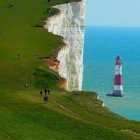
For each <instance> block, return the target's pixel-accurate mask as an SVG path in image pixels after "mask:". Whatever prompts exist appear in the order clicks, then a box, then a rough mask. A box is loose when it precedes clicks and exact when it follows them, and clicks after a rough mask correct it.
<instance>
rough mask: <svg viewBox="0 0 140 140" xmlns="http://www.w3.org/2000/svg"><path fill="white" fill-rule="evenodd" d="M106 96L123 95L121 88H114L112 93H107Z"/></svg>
mask: <svg viewBox="0 0 140 140" xmlns="http://www.w3.org/2000/svg"><path fill="white" fill-rule="evenodd" d="M107 96H114V97H123V90H114V91H113V93H111V94H107Z"/></svg>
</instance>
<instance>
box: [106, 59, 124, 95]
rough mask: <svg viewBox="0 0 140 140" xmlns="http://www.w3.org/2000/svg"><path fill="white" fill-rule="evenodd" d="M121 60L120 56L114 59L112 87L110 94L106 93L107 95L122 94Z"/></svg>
mask: <svg viewBox="0 0 140 140" xmlns="http://www.w3.org/2000/svg"><path fill="white" fill-rule="evenodd" d="M122 64H123V63H122V61H121V57H120V56H117V57H116V61H115V76H114V88H113V93H112V94H107V95H108V96H116V97H122V96H123V86H122Z"/></svg>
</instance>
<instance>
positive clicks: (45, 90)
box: [44, 88, 47, 96]
mask: <svg viewBox="0 0 140 140" xmlns="http://www.w3.org/2000/svg"><path fill="white" fill-rule="evenodd" d="M44 92H45V96H47V89H46V88H45V89H44Z"/></svg>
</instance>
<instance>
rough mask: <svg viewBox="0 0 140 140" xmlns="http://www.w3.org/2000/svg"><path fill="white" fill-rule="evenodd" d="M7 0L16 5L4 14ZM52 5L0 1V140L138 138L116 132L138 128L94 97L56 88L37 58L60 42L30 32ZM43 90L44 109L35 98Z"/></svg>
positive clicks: (39, 32)
mask: <svg viewBox="0 0 140 140" xmlns="http://www.w3.org/2000/svg"><path fill="white" fill-rule="evenodd" d="M11 1H12V3H14V5H15V6H14V8H11V9H9V8H7V6H8V4H9V3H10V2H11ZM63 2H66V0H53V3H51V4H56V3H57V4H58V3H63ZM51 4H48V3H47V1H46V0H1V1H0V17H1V18H0V140H44V139H47V140H55V139H57V140H78V139H82V140H90V139H101V140H102V139H107V140H108V139H113V140H114V139H116V140H120V139H124V140H127V139H134V140H135V139H140V137H138V136H137V135H134V134H132V133H130V132H122V131H121V130H122V129H129V130H131V131H133V132H136V133H140V124H139V123H137V122H131V121H127V120H124V119H123V118H121V117H119V116H117V115H115V114H113V113H110V112H109V111H108V110H107V109H104V108H102V107H101V102H100V101H97V100H96V95H95V94H93V93H92V94H91V93H85V94H82V93H69V94H67V93H66V92H65V91H62V90H60V89H58V88H57V86H58V82H59V76H58V75H57V74H55V73H53V72H52V71H50V70H49V69H48V68H47V66H45V65H44V64H43V63H42V62H41V60H39V59H37V58H38V57H40V56H47V55H49V54H51V53H52V52H54V49H56V48H59V47H60V46H61V43H62V42H61V37H58V36H54V35H52V34H50V33H48V32H47V31H46V30H45V29H44V28H41V27H39V28H36V27H33V25H35V24H39V25H41V24H43V20H44V18H45V17H47V16H50V15H47V12H46V11H47V8H48V7H50V6H51ZM55 12H57V10H55V9H53V10H52V14H54V13H55ZM18 52H20V53H21V59H20V60H17V54H18ZM25 82H28V83H29V89H28V90H27V91H24V90H23V85H24V83H25ZM44 86H50V87H51V90H52V95H50V96H49V103H48V104H43V101H42V98H41V97H40V96H39V93H38V92H39V89H38V88H41V87H44Z"/></svg>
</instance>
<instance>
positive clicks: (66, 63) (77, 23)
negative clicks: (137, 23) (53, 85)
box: [45, 0, 86, 91]
mask: <svg viewBox="0 0 140 140" xmlns="http://www.w3.org/2000/svg"><path fill="white" fill-rule="evenodd" d="M54 8H57V9H59V10H60V12H59V14H58V15H55V16H53V17H50V18H48V20H47V21H46V24H45V28H46V29H48V32H52V33H53V34H55V35H59V36H62V37H63V39H64V42H65V44H66V45H65V46H64V47H63V48H62V49H61V50H60V51H59V53H58V56H57V60H58V62H59V65H58V73H59V75H60V76H61V77H62V83H61V84H62V86H61V87H63V88H65V89H66V90H68V91H81V90H82V81H83V49H84V32H85V13H86V0H82V1H80V2H71V3H67V4H61V5H57V6H54Z"/></svg>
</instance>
